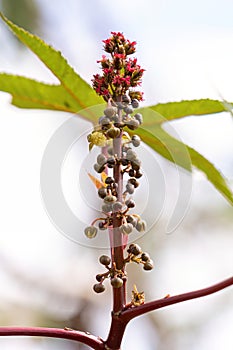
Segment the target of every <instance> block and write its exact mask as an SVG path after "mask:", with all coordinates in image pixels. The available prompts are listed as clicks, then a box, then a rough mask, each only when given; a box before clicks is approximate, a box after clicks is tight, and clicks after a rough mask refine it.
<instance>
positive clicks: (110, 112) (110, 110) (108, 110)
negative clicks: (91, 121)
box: [104, 106, 117, 118]
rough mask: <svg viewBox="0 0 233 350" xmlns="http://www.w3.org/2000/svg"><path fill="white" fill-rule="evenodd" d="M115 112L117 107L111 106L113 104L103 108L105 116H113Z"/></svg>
mask: <svg viewBox="0 0 233 350" xmlns="http://www.w3.org/2000/svg"><path fill="white" fill-rule="evenodd" d="M116 113H117V108H116V107H113V106H111V107H107V108H105V110H104V114H105V115H106V117H108V118H111V117H113V116H114V115H115V114H116Z"/></svg>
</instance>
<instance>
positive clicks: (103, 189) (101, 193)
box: [98, 187, 107, 199]
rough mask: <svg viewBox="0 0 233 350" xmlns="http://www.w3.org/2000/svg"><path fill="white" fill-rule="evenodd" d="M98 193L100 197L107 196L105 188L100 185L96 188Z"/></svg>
mask: <svg viewBox="0 0 233 350" xmlns="http://www.w3.org/2000/svg"><path fill="white" fill-rule="evenodd" d="M98 195H99V197H100V198H102V199H104V198H105V197H106V196H107V189H106V188H105V187H100V188H99V189H98Z"/></svg>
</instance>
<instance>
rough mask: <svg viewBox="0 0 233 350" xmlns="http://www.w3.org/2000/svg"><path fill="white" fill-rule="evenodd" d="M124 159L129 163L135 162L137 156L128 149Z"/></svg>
mask: <svg viewBox="0 0 233 350" xmlns="http://www.w3.org/2000/svg"><path fill="white" fill-rule="evenodd" d="M125 157H126V159H128V160H130V161H132V160H133V161H135V160H136V159H137V154H136V153H135V152H134V151H133V150H132V149H128V150H127V152H126V156H125Z"/></svg>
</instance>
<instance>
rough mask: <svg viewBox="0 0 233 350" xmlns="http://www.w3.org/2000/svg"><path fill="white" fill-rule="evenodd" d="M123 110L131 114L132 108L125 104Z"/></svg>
mask: <svg viewBox="0 0 233 350" xmlns="http://www.w3.org/2000/svg"><path fill="white" fill-rule="evenodd" d="M124 112H125V113H126V114H132V113H133V108H132V107H130V106H127V107H125V108H124Z"/></svg>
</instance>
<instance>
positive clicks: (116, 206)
mask: <svg viewBox="0 0 233 350" xmlns="http://www.w3.org/2000/svg"><path fill="white" fill-rule="evenodd" d="M122 207H123V205H122V203H121V202H115V203H113V205H112V210H113V211H114V212H117V211H120V210H121V209H122Z"/></svg>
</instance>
